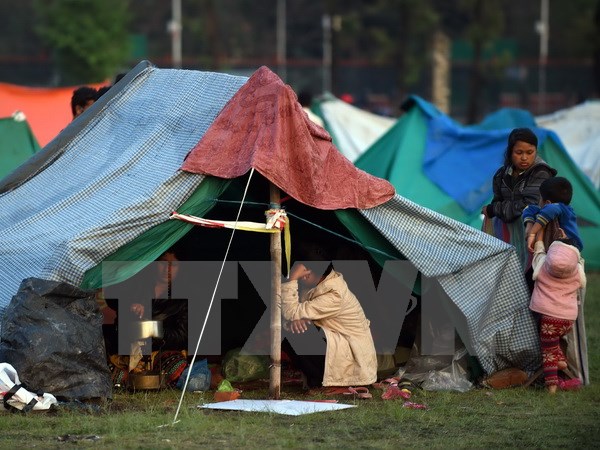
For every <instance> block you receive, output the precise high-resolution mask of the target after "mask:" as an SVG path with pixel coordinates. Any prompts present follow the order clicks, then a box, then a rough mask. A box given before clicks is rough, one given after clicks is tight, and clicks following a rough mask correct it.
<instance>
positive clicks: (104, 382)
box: [0, 278, 112, 400]
mask: <svg viewBox="0 0 600 450" xmlns="http://www.w3.org/2000/svg"><path fill="white" fill-rule="evenodd" d="M0 361H3V362H7V363H10V364H12V365H13V367H14V368H15V369H16V370H17V373H18V374H19V378H20V379H21V381H22V383H23V384H24V385H25V386H26V387H27V388H28V389H29V390H31V391H33V392H36V391H43V392H48V393H51V394H53V395H54V396H55V397H57V398H60V399H65V400H84V399H108V398H112V383H111V377H110V371H109V369H108V365H107V360H106V351H105V348H104V340H103V337H102V314H101V312H100V310H99V308H98V305H97V303H96V300H95V296H94V292H90V291H82V290H81V289H79V288H77V287H75V286H72V285H70V284H67V283H59V282H55V281H47V280H41V279H38V278H27V279H25V280H23V282H22V283H21V286H20V287H19V291H18V292H17V294H16V295H15V296H14V297H13V298H12V301H11V303H10V304H9V306H8V307H7V308H6V311H5V314H4V317H3V319H2V328H1V334H0Z"/></svg>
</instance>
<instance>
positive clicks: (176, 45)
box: [167, 0, 182, 69]
mask: <svg viewBox="0 0 600 450" xmlns="http://www.w3.org/2000/svg"><path fill="white" fill-rule="evenodd" d="M181 28H182V26H181V0H171V20H170V21H169V24H168V25H167V30H168V31H169V33H171V59H172V63H173V67H174V68H176V69H180V68H181V59H182V58H181Z"/></svg>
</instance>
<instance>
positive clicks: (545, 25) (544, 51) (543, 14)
mask: <svg viewBox="0 0 600 450" xmlns="http://www.w3.org/2000/svg"><path fill="white" fill-rule="evenodd" d="M549 19H550V7H549V5H548V0H541V4H540V21H539V22H538V23H537V31H538V33H539V34H540V61H539V72H538V114H544V113H545V112H546V65H547V63H548V39H549V34H550V20H549Z"/></svg>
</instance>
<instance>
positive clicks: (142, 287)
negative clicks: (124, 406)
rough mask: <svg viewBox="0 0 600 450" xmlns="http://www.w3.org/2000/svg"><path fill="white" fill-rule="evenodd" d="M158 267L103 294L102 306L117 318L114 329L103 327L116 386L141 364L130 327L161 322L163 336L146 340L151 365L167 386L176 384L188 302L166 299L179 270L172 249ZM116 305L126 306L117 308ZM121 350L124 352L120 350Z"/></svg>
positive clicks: (184, 353)
mask: <svg viewBox="0 0 600 450" xmlns="http://www.w3.org/2000/svg"><path fill="white" fill-rule="evenodd" d="M157 262H158V263H157V264H153V265H151V266H150V267H147V268H146V269H144V270H142V271H141V272H140V273H139V274H137V275H135V276H134V277H132V278H130V279H129V280H127V281H125V282H123V283H120V284H119V285H115V286H109V287H108V288H106V289H105V299H106V304H107V307H108V308H110V309H112V310H114V312H115V314H116V319H115V324H116V325H103V331H104V339H105V345H106V352H107V354H108V359H109V367H110V369H111V372H112V378H113V382H114V383H115V385H117V384H119V385H122V384H123V383H126V382H127V379H128V378H129V376H128V373H129V372H131V371H133V372H136V371H140V370H143V360H140V358H141V355H140V354H139V351H138V350H137V349H136V348H135V346H136V342H139V339H137V338H136V337H135V336H131V335H130V334H129V332H130V331H132V330H135V329H137V328H136V327H135V326H134V324H133V322H136V321H140V320H154V321H160V322H162V330H163V333H162V336H161V337H158V336H157V337H154V338H152V340H151V350H152V352H151V353H152V357H151V358H150V359H151V361H153V368H156V367H160V369H161V371H163V372H164V373H165V374H166V382H167V383H168V384H171V385H173V384H174V383H176V382H177V380H178V379H179V376H180V375H181V373H182V372H183V370H184V369H185V367H186V365H187V362H186V356H187V349H188V306H187V299H175V298H172V296H171V292H172V283H173V280H174V279H175V278H176V277H177V274H178V272H179V269H180V267H179V264H178V263H179V257H178V255H177V253H176V251H175V249H173V248H171V249H169V250H167V251H166V252H165V253H163V254H162V255H161V256H160V257H159V258H158V260H157ZM120 302H123V303H125V305H124V306H123V305H122V306H121V308H119V303H120ZM144 304H145V305H146V306H144ZM150 308H151V311H150ZM119 309H120V311H121V314H123V315H124V316H125V317H122V318H121V320H119V317H118V314H117V313H118V311H119ZM124 312H126V313H124ZM119 327H120V328H121V332H119ZM119 339H124V340H125V342H119ZM124 348H127V351H120V350H123V349H124ZM146 350H147V349H145V350H144V351H146Z"/></svg>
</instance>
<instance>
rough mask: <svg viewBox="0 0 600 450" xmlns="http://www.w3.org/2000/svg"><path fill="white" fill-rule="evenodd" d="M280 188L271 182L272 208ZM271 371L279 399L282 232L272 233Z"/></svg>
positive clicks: (271, 382)
mask: <svg viewBox="0 0 600 450" xmlns="http://www.w3.org/2000/svg"><path fill="white" fill-rule="evenodd" d="M279 202H280V192H279V188H278V187H277V186H275V185H274V184H273V183H271V184H270V203H271V208H275V209H279V208H280V205H279ZM270 250H271V371H270V374H269V375H270V376H269V395H270V397H271V398H272V399H275V400H279V398H280V393H281V233H272V234H271V245H270Z"/></svg>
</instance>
